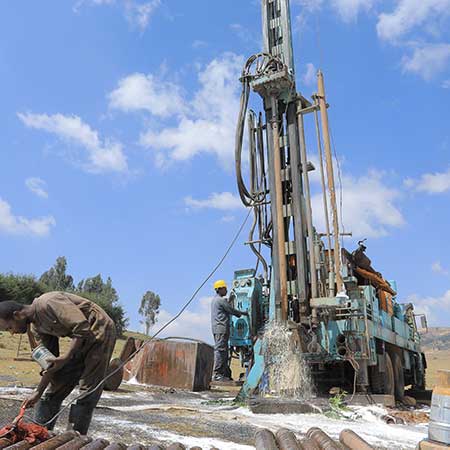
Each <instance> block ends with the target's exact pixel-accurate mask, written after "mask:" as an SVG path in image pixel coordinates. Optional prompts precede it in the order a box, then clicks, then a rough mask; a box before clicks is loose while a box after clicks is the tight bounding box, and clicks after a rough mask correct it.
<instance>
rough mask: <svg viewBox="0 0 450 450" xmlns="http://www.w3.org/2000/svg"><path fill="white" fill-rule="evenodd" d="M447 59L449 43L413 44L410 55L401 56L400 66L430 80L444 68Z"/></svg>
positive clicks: (449, 50) (449, 48) (448, 58)
mask: <svg viewBox="0 0 450 450" xmlns="http://www.w3.org/2000/svg"><path fill="white" fill-rule="evenodd" d="M449 61H450V44H415V45H414V48H413V52H412V55H410V56H404V57H403V59H402V68H403V70H404V71H405V72H412V73H416V74H417V75H420V76H421V77H422V78H423V79H424V80H431V79H432V78H434V77H435V76H436V75H438V74H439V73H441V72H443V71H444V70H445V69H446V67H447V66H448V62H449Z"/></svg>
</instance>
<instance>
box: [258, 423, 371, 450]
mask: <svg viewBox="0 0 450 450" xmlns="http://www.w3.org/2000/svg"><path fill="white" fill-rule="evenodd" d="M339 441H340V442H336V441H335V440H334V439H332V438H331V437H330V436H328V434H327V433H325V432H324V431H323V430H321V429H320V428H318V427H313V428H310V429H309V430H308V432H307V433H306V437H304V438H302V439H297V437H296V436H295V434H294V433H293V432H292V431H289V430H286V429H285V428H282V429H280V430H278V431H277V432H276V434H274V433H272V432H271V431H270V430H266V429H262V430H259V431H258V432H257V433H256V435H255V447H256V450H342V448H345V449H347V450H373V447H372V446H371V445H369V444H368V443H367V442H366V441H365V440H364V439H362V438H361V437H360V436H358V435H357V434H356V433H355V432H354V431H352V430H342V432H341V434H340V436H339Z"/></svg>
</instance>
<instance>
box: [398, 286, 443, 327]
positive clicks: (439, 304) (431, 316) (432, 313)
mask: <svg viewBox="0 0 450 450" xmlns="http://www.w3.org/2000/svg"><path fill="white" fill-rule="evenodd" d="M406 302H410V303H412V304H413V305H414V310H415V312H416V313H419V314H426V316H427V319H428V325H429V326H443V325H445V326H447V325H448V319H449V314H450V290H448V291H446V292H445V293H444V294H443V295H442V296H440V297H431V296H430V297H422V296H419V295H417V294H415V295H411V296H410V297H409V298H408V299H407V300H406ZM402 303H403V302H402Z"/></svg>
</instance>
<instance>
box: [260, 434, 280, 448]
mask: <svg viewBox="0 0 450 450" xmlns="http://www.w3.org/2000/svg"><path fill="white" fill-rule="evenodd" d="M255 447H256V450H277V449H278V445H277V441H276V439H275V436H274V434H273V433H272V432H271V431H269V430H259V431H257V432H256V434H255Z"/></svg>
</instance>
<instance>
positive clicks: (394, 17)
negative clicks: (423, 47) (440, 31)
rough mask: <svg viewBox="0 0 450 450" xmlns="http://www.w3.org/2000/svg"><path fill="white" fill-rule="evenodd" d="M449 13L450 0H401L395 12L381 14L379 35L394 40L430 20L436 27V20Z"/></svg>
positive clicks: (378, 27) (378, 26) (378, 25)
mask: <svg viewBox="0 0 450 450" xmlns="http://www.w3.org/2000/svg"><path fill="white" fill-rule="evenodd" d="M449 14H450V0H400V1H398V2H397V6H396V8H395V10H394V11H393V12H391V13H382V14H380V16H379V18H378V24H377V32H378V36H379V37H380V38H382V39H385V40H388V41H394V40H396V39H398V38H401V37H403V36H404V35H405V34H407V33H408V32H411V31H412V30H413V29H414V28H415V27H419V26H423V25H426V24H427V23H430V22H432V27H433V28H434V29H436V22H437V21H438V20H439V19H441V18H442V16H446V15H449Z"/></svg>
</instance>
